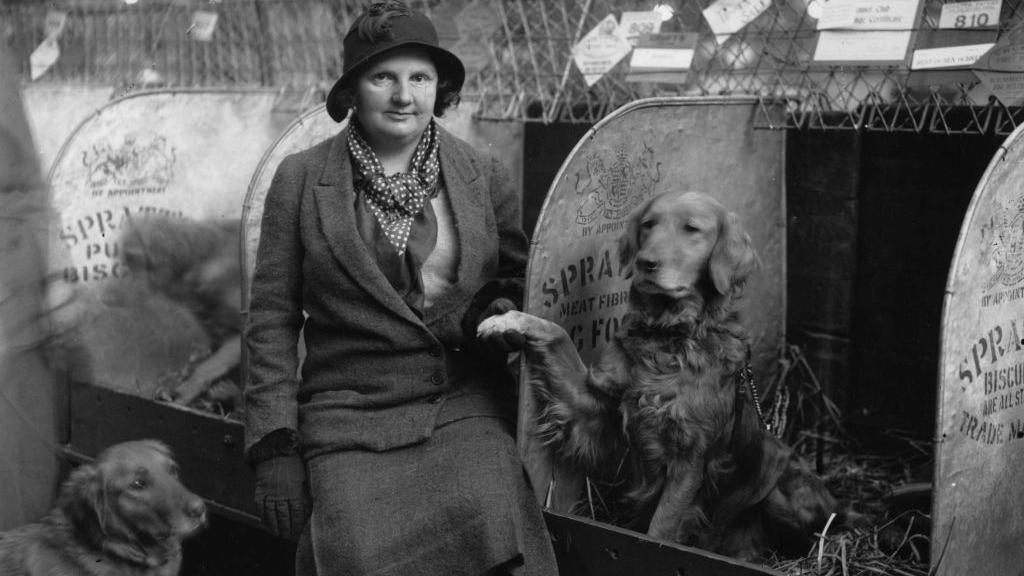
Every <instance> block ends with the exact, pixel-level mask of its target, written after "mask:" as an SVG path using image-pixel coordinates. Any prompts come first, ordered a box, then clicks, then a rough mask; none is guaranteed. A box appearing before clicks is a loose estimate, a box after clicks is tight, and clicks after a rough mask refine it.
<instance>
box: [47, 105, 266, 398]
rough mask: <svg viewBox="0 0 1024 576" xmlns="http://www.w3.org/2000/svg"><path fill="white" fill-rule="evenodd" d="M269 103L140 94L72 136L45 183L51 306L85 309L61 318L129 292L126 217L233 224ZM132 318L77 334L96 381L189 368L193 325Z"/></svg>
mask: <svg viewBox="0 0 1024 576" xmlns="http://www.w3.org/2000/svg"><path fill="white" fill-rule="evenodd" d="M276 97H277V94H276V92H274V91H269V90H159V91H149V92H139V93H135V94H131V95H128V96H125V97H123V98H119V99H117V100H113V101H111V102H109V103H107V104H106V105H104V106H103V107H101V108H100V109H99V110H97V111H96V112H94V113H93V114H91V115H89V116H88V117H86V118H85V119H84V120H83V121H82V122H81V124H79V125H78V127H77V128H75V130H74V131H73V132H72V133H71V134H70V136H69V137H68V139H67V141H65V143H64V145H63V146H62V147H61V149H60V151H59V152H58V154H57V156H56V157H55V158H54V161H53V166H52V168H51V170H50V175H49V182H50V187H51V209H52V213H53V214H52V215H53V218H52V222H53V224H52V227H51V230H50V233H49V258H48V266H49V270H50V272H51V277H52V278H54V279H55V281H54V282H52V283H51V286H50V288H51V290H50V293H49V297H50V299H51V301H52V302H53V305H55V306H58V307H61V309H62V310H66V309H67V308H68V307H66V306H64V304H67V303H68V302H76V303H81V305H79V306H76V307H71V309H70V310H66V311H67V312H69V314H68V318H66V319H64V320H66V323H67V324H68V325H72V324H75V323H76V322H78V321H80V320H82V318H85V317H90V318H91V317H94V316H96V315H97V314H99V315H101V316H102V315H103V314H105V310H107V308H105V307H104V305H105V304H106V303H107V302H108V300H109V298H108V296H109V294H111V293H112V291H113V292H116V291H117V289H118V288H119V287H121V286H124V285H127V284H128V283H127V282H123V280H124V279H126V278H127V277H128V272H127V270H126V269H125V268H124V266H123V264H122V263H121V257H122V246H121V232H122V230H123V229H124V228H125V227H126V226H127V225H128V223H129V222H131V221H132V219H135V218H139V217H144V216H149V215H163V216H168V217H172V218H186V219H196V220H200V219H203V220H236V221H237V220H238V219H240V217H241V212H242V200H243V199H244V197H245V191H246V187H247V185H248V183H249V180H250V178H251V177H252V173H253V170H254V169H255V168H256V165H257V163H258V162H259V159H260V157H261V156H262V154H263V153H264V151H266V149H267V147H268V146H269V145H270V143H271V142H273V140H274V138H275V137H276V135H277V134H278V132H279V127H278V126H276V125H275V123H274V114H273V106H274V102H275V99H276ZM71 294H73V295H74V297H73V298H72V297H70V296H69V295H71ZM122 303H123V302H122ZM72 311H74V312H75V315H76V316H75V318H72V317H71V316H72V314H70V312H72ZM136 320H137V323H138V324H137V325H133V326H121V327H109V328H110V330H106V331H104V332H103V334H104V335H103V336H102V337H88V338H86V337H84V336H83V338H84V342H82V343H83V344H84V345H85V348H86V349H87V350H88V353H89V356H90V362H89V364H90V365H91V367H92V371H93V374H92V376H91V378H92V379H93V381H94V382H95V383H99V384H102V385H105V386H109V387H112V388H115V389H118V390H127V391H132V390H136V389H138V388H139V383H140V382H147V383H148V382H153V381H156V380H158V379H159V378H161V377H163V375H166V374H167V373H170V372H173V371H174V370H179V369H180V368H181V367H182V366H185V365H186V364H187V362H188V359H189V357H190V356H191V355H192V353H193V352H194V351H195V342H196V341H197V340H198V339H200V338H201V337H202V336H203V335H202V334H200V333H199V332H198V331H197V330H196V326H195V325H194V323H186V322H181V323H178V324H175V325H174V329H151V327H152V326H153V325H154V324H147V322H149V321H150V320H152V319H151V318H142V317H140V318H137V319H136ZM58 325H59V326H62V325H63V324H62V321H61V319H60V318H59V317H58ZM164 328H166V327H164ZM139 334H143V335H145V337H140V336H139ZM133 335H134V336H133Z"/></svg>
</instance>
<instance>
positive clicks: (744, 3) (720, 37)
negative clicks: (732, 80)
mask: <svg viewBox="0 0 1024 576" xmlns="http://www.w3.org/2000/svg"><path fill="white" fill-rule="evenodd" d="M771 5H772V0H715V2H714V3H712V4H711V5H710V6H708V7H707V8H705V9H704V11H703V12H702V13H703V14H704V19H705V20H707V22H708V27H710V28H711V31H712V32H714V33H715V41H716V42H718V44H719V45H721V44H723V43H724V42H725V41H726V40H728V39H729V37H730V36H731V35H733V34H735V33H736V32H739V31H740V30H742V29H743V27H744V26H746V25H747V24H750V23H751V22H753V21H754V19H756V18H757V17H758V16H760V15H761V14H762V13H763V12H764V11H765V10H767V9H768V7H769V6H771Z"/></svg>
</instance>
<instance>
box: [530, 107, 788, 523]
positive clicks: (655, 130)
mask: <svg viewBox="0 0 1024 576" xmlns="http://www.w3.org/2000/svg"><path fill="white" fill-rule="evenodd" d="M756 106H757V101H756V99H753V98H719V97H711V98H706V97H701V98H652V99H646V100H639V101H636V102H633V103H631V104H628V105H626V106H624V107H622V108H620V109H618V110H617V111H615V112H614V113H612V114H611V115H609V116H607V117H606V118H605V119H603V120H602V121H601V122H599V123H598V124H597V125H595V126H594V127H593V128H592V129H591V130H590V131H589V132H587V134H586V135H584V136H583V138H582V139H581V140H580V141H579V143H577V145H576V147H575V148H574V149H573V150H572V152H571V153H570V154H569V156H568V157H567V158H566V160H565V162H564V163H563V164H562V167H561V169H560V170H559V172H558V175H557V176H556V178H555V180H554V182H553V183H552V186H551V190H550V191H549V193H548V195H547V198H546V199H545V202H544V206H543V208H542V210H541V213H540V216H539V218H538V221H537V226H536V229H535V232H534V237H533V242H532V249H531V252H530V263H529V268H528V272H527V293H526V310H527V311H528V312H531V313H533V314H535V315H537V316H541V317H544V318H547V319H549V320H552V321H555V322H557V323H559V324H561V325H562V326H563V327H564V328H565V329H566V330H567V331H568V332H569V335H570V336H571V337H572V338H573V340H574V341H575V343H576V347H577V348H578V349H579V350H580V352H581V355H582V357H583V359H584V361H585V362H588V363H589V362H591V361H593V360H595V359H596V358H597V356H598V354H599V352H600V350H601V349H602V348H603V347H604V346H606V345H607V344H608V342H610V341H611V338H612V336H613V335H614V333H615V330H616V328H617V327H618V324H619V321H620V320H621V318H622V316H623V315H624V314H625V310H626V303H627V295H628V293H629V281H628V280H627V279H625V278H624V277H623V273H622V270H621V268H620V264H619V260H618V252H617V242H618V238H619V236H620V235H621V233H622V231H623V230H624V229H625V224H626V221H627V218H628V216H629V214H630V213H631V212H632V211H633V209H634V208H636V207H637V206H638V205H640V204H641V203H642V202H643V201H644V200H646V199H647V198H650V197H651V196H653V195H655V194H658V193H661V192H664V191H668V190H686V191H700V192H704V193H707V194H710V195H712V196H714V197H715V198H717V199H718V200H719V201H721V202H722V204H724V205H725V206H726V208H728V209H729V210H731V211H733V212H736V213H737V215H738V216H739V218H740V221H741V222H742V224H743V225H744V227H745V228H746V230H747V231H748V232H749V233H750V237H751V239H752V240H753V245H754V247H755V249H756V250H757V253H758V255H759V257H760V259H761V269H760V271H759V272H757V273H755V274H754V275H753V276H752V278H751V279H750V280H749V281H748V284H747V287H746V290H745V292H744V295H743V299H742V300H741V301H740V306H739V308H740V311H741V314H743V316H744V318H745V324H746V326H747V329H748V331H749V333H750V335H751V344H752V347H753V354H754V367H755V370H756V374H757V375H758V378H759V381H760V382H763V383H767V382H770V381H771V380H772V379H773V378H774V374H775V365H776V361H777V359H778V358H779V356H780V354H781V351H782V346H783V341H784V329H785V319H786V315H785V307H786V299H785V239H786V231H785V213H784V176H785V173H784V162H783V159H784V150H785V148H784V145H785V139H784V133H782V132H778V131H767V130H754V127H753V120H754V117H755V114H756ZM525 380H526V379H525V378H524V384H523V386H524V388H523V389H522V390H521V391H520V418H519V443H520V451H521V452H522V455H523V458H524V460H525V461H526V463H527V467H528V469H529V470H530V477H531V479H532V481H533V483H534V490H535V491H536V492H537V495H538V497H539V498H541V499H542V500H547V501H548V504H549V505H550V507H551V508H553V509H555V510H558V511H568V510H570V509H571V508H572V507H573V504H574V503H576V502H577V500H578V496H579V486H580V479H579V478H577V477H576V476H575V475H574V474H573V473H572V472H570V471H568V470H564V469H560V468H558V467H556V466H555V467H553V466H552V463H551V462H550V461H549V460H548V458H547V453H546V451H545V450H544V449H543V447H541V446H540V445H539V443H538V442H537V440H536V438H535V437H534V436H533V434H532V431H533V428H534V426H533V423H534V406H533V398H532V395H531V393H530V391H529V389H528V388H527V387H526V386H527V385H526V383H525ZM762 387H763V384H762Z"/></svg>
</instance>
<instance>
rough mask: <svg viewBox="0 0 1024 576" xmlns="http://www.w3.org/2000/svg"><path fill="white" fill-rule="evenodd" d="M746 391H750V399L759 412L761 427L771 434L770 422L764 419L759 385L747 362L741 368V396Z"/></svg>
mask: <svg viewBox="0 0 1024 576" xmlns="http://www.w3.org/2000/svg"><path fill="white" fill-rule="evenodd" d="M744 389H747V390H750V399H751V400H752V401H753V403H754V411H755V412H757V419H758V420H759V421H760V422H761V426H763V427H764V429H765V430H767V431H768V432H771V431H772V429H771V426H769V425H768V422H767V421H766V420H765V419H764V412H763V411H761V395H760V394H758V392H757V384H756V383H755V382H754V369H753V368H751V367H750V362H747V363H746V364H744V365H743V368H740V393H741V394H742V393H743V390H744Z"/></svg>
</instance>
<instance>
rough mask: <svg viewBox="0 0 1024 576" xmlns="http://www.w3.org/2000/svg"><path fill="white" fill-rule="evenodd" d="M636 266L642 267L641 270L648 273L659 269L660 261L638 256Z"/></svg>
mask: <svg viewBox="0 0 1024 576" xmlns="http://www.w3.org/2000/svg"><path fill="white" fill-rule="evenodd" d="M636 266H637V268H639V269H640V271H641V272H647V273H650V272H654V271H655V270H657V269H658V263H657V262H656V261H654V260H652V259H650V258H645V257H643V256H637V258H636Z"/></svg>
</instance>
